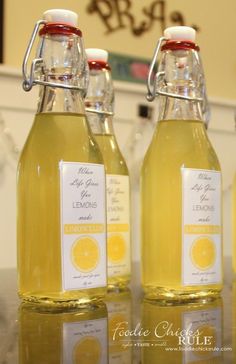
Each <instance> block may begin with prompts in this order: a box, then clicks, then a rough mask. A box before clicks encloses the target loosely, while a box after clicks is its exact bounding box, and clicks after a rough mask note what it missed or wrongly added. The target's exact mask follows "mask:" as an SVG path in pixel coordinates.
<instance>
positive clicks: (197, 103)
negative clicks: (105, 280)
mask: <svg viewBox="0 0 236 364" xmlns="http://www.w3.org/2000/svg"><path fill="white" fill-rule="evenodd" d="M164 34H165V38H161V39H160V41H159V43H158V46H157V50H156V52H155V56H157V54H158V50H159V49H160V47H161V58H160V63H159V67H158V73H157V74H156V77H155V80H156V83H155V84H154V92H153V94H151V93H150V92H151V91H150V90H151V88H150V86H151V84H150V80H151V73H152V67H153V65H154V62H155V57H154V60H153V62H152V66H151V69H150V74H149V83H148V87H149V99H150V100H153V99H154V98H155V96H156V94H158V95H159V97H160V109H159V121H158V123H157V126H156V130H155V132H154V136H153V139H152V142H151V144H150V146H149V149H148V151H147V153H146V156H145V159H144V163H143V166H142V177H141V185H142V186H141V190H142V196H141V199H142V285H143V287H144V291H145V293H146V295H147V297H149V298H151V299H164V300H188V299H193V298H200V297H213V296H217V295H219V292H220V291H221V289H222V236H221V233H222V219H221V214H222V213H221V172H220V165H219V161H218V159H217V156H216V153H215V151H214V150H213V147H212V145H211V143H210V141H209V139H208V136H207V133H206V128H205V127H204V122H203V118H202V107H201V103H202V101H203V100H204V97H205V95H204V93H203V92H202V83H203V82H204V78H203V73H202V67H201V62H200V60H199V55H198V52H199V47H198V46H197V45H196V44H195V31H194V29H192V28H189V27H171V28H167V29H166V31H165V33H164Z"/></svg>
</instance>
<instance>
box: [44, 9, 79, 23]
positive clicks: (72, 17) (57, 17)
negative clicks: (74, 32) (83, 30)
mask: <svg viewBox="0 0 236 364" xmlns="http://www.w3.org/2000/svg"><path fill="white" fill-rule="evenodd" d="M43 19H44V20H46V22H49V23H62V24H68V25H71V26H72V27H77V25H78V15H77V14H76V13H74V12H73V11H71V10H65V9H50V10H47V11H45V12H44V13H43Z"/></svg>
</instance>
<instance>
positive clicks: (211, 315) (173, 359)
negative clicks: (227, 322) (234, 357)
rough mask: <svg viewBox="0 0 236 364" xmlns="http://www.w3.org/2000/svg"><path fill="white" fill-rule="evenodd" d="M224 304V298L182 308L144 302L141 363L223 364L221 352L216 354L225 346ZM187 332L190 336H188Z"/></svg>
mask: <svg viewBox="0 0 236 364" xmlns="http://www.w3.org/2000/svg"><path fill="white" fill-rule="evenodd" d="M222 304H223V302H222V300H221V299H218V300H213V301H212V302H209V303H199V302H196V303H189V304H182V305H159V304H158V302H154V301H152V302H151V301H144V302H143V303H142V318H141V327H142V328H143V332H145V331H146V333H147V335H146V336H145V337H144V336H142V338H141V339H142V340H143V347H142V348H141V358H142V359H141V362H142V364H156V363H168V364H172V363H173V364H182V363H186V364H197V363H198V364H210V363H211V364H220V363H222V359H223V358H222V352H220V351H219V352H216V351H213V350H214V348H215V347H219V348H221V347H222V346H223V342H222V340H223V327H222V326H223V317H222V316H223V309H222ZM186 330H188V332H189V335H185V333H186ZM191 331H192V333H191ZM181 333H182V337H183V339H182V340H181ZM205 337H208V338H207V340H208V344H207V345H205V342H204V340H206V339H205ZM145 345H146V346H145ZM171 349H172V350H171ZM190 349H191V350H190ZM206 349H208V350H209V351H207V350H206Z"/></svg>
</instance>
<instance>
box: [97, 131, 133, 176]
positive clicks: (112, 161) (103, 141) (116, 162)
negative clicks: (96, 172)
mask: <svg viewBox="0 0 236 364" xmlns="http://www.w3.org/2000/svg"><path fill="white" fill-rule="evenodd" d="M94 137H95V140H96V141H97V143H98V145H99V148H100V150H101V153H102V156H103V160H104V165H105V168H106V172H107V173H108V174H117V175H118V174H120V175H128V174H129V171H128V167H127V164H126V161H125V158H124V157H123V155H122V153H121V150H120V148H119V145H118V142H117V140H116V138H115V136H114V134H95V135H94Z"/></svg>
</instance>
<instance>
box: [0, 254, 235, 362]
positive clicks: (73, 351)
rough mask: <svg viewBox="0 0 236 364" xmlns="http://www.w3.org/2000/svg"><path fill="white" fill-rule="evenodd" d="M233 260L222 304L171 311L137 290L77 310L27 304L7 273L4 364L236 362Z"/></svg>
mask: <svg viewBox="0 0 236 364" xmlns="http://www.w3.org/2000/svg"><path fill="white" fill-rule="evenodd" d="M230 266H231V263H230V261H229V259H228V260H227V261H226V264H225V268H226V274H225V284H224V289H223V292H222V295H221V298H220V299H217V300H215V301H212V302H207V303H191V304H182V305H181V304H179V305H168V306H166V305H165V306H164V305H161V304H160V303H157V302H150V301H146V300H144V299H143V294H142V290H141V288H140V284H139V281H140V280H139V265H138V264H135V265H134V267H133V268H134V269H133V272H134V274H133V280H132V283H131V286H130V289H128V290H127V291H124V292H113V293H111V294H108V296H107V297H106V300H105V301H106V302H105V304H103V303H101V304H99V305H97V307H93V308H86V309H82V310H81V309H80V310H78V309H75V308H73V309H71V310H69V311H68V310H66V311H65V310H64V311H63V310H61V309H58V310H56V311H55V310H54V311H50V310H44V309H37V308H35V307H34V306H30V305H24V304H23V305H21V302H20V300H19V299H18V297H17V283H16V271H15V270H13V269H4V270H0V364H72V363H73V364H76V363H78V364H105V363H112V364H129V363H134V364H136V363H137V364H138V363H142V364H154V363H155V364H156V363H158V364H159V363H160V364H163V363H164V364H172V363H173V364H182V363H183V364H184V363H185V364H203V363H204V364H206V363H207V364H213V363H214V364H215V363H217V364H219V363H220V364H221V363H222V364H233V363H236V280H233V278H232V272H231V271H230Z"/></svg>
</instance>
